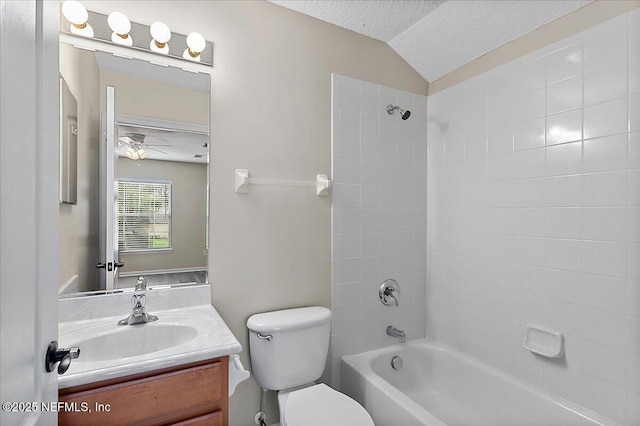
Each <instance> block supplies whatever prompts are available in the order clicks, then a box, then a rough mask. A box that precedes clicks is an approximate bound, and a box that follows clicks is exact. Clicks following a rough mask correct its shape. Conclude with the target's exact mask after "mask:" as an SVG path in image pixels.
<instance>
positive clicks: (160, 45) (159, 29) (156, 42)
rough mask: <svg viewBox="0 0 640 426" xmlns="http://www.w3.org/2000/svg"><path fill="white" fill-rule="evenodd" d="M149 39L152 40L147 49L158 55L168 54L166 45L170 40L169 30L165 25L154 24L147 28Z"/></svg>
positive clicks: (160, 23)
mask: <svg viewBox="0 0 640 426" xmlns="http://www.w3.org/2000/svg"><path fill="white" fill-rule="evenodd" d="M149 32H150V33H151V37H153V39H152V40H151V42H150V43H149V48H150V49H151V50H152V51H154V52H158V53H164V54H165V55H166V54H168V53H169V45H168V44H167V43H168V42H169V40H171V30H170V29H169V27H168V26H167V24H165V23H163V22H154V23H153V24H151V27H150V28H149Z"/></svg>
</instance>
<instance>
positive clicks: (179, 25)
mask: <svg viewBox="0 0 640 426" xmlns="http://www.w3.org/2000/svg"><path fill="white" fill-rule="evenodd" d="M85 4H86V5H87V7H88V8H89V9H91V10H96V11H98V12H102V13H105V12H106V13H109V12H111V11H113V10H116V9H117V10H120V11H122V12H124V13H126V14H127V15H128V16H129V17H130V18H131V19H132V20H135V21H138V22H142V23H145V24H147V25H149V24H151V23H152V22H153V21H155V20H162V21H164V22H166V23H167V24H168V25H169V26H170V27H171V29H172V30H173V31H176V32H180V33H182V34H187V33H189V32H190V31H199V32H201V33H202V34H203V35H204V36H205V38H206V39H207V40H211V41H212V42H213V43H214V68H213V78H212V144H211V159H212V160H211V165H212V167H211V230H212V233H211V249H210V256H209V266H210V268H209V269H210V273H209V280H210V281H211V282H212V293H213V294H212V295H213V303H214V305H215V307H216V309H218V311H219V312H220V314H221V315H222V317H223V318H224V320H225V321H226V322H227V324H228V325H229V326H230V328H231V330H232V331H233V333H234V334H235V335H236V336H237V337H238V339H239V340H240V343H241V344H242V346H243V348H244V350H243V353H242V361H243V362H244V363H245V365H249V361H248V354H249V347H248V338H247V336H248V335H247V331H246V325H245V324H246V320H247V318H248V317H249V316H250V315H251V314H253V313H255V312H262V311H268V310H273V309H282V308H288V307H294V306H304V305H324V306H330V302H331V294H330V292H331V290H330V286H331V275H330V274H331V260H330V257H331V247H330V240H331V227H330V221H331V217H330V206H331V199H330V197H326V198H322V197H317V196H316V195H315V194H314V191H313V190H312V189H310V188H284V187H271V186H259V187H252V188H251V192H250V193H249V194H247V195H238V194H236V193H235V192H234V190H233V187H234V182H233V179H234V178H233V174H234V169H236V168H248V169H249V171H250V173H251V174H252V175H253V176H255V177H262V178H272V179H305V180H307V179H314V178H315V175H316V174H318V173H327V174H330V173H331V73H332V72H334V73H339V74H342V75H346V76H350V77H357V78H360V79H363V80H367V81H371V82H375V83H379V84H383V85H386V86H391V87H396V88H400V89H404V90H409V91H412V92H416V93H420V94H426V93H427V82H426V81H425V80H424V79H422V77H420V75H418V73H416V72H415V71H414V70H413V69H412V68H411V67H410V66H409V65H408V64H407V63H406V62H405V61H404V60H402V59H401V58H400V57H399V56H398V55H397V54H396V53H395V52H393V50H392V49H391V48H390V47H389V46H387V45H386V44H384V43H382V42H379V41H376V40H373V39H371V38H367V37H364V36H361V35H359V34H356V33H354V32H351V31H348V30H345V29H342V28H338V27H336V26H333V25H330V24H327V23H324V22H321V21H319V20H316V19H313V18H310V17H307V16H304V15H301V14H298V13H296V12H293V11H291V10H288V9H285V8H282V7H279V6H276V5H274V4H270V3H268V2H263V1H213V2H200V1H181V2H156V3H155V4H154V6H153V7H150V5H149V2H143V1H129V2H114V1H109V2H86V3H85ZM259 398H260V392H259V389H258V387H257V385H256V384H255V381H254V380H253V379H251V380H249V381H246V382H244V383H242V384H240V385H239V386H238V388H237V389H236V394H235V395H234V396H233V397H232V398H231V400H230V409H231V413H230V424H232V425H253V424H254V423H253V414H254V413H255V412H256V411H257V410H258V409H259ZM277 415H278V414H277V411H276V410H275V408H273V402H272V403H271V405H270V407H268V419H267V420H268V422H269V423H273V422H276V421H277V420H278V419H277V417H276V416H277Z"/></svg>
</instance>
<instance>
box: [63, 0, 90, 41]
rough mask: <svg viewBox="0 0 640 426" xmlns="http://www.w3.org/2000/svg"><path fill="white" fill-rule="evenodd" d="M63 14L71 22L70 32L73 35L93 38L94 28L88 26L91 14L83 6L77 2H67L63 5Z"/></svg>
mask: <svg viewBox="0 0 640 426" xmlns="http://www.w3.org/2000/svg"><path fill="white" fill-rule="evenodd" d="M62 14H63V15H64V17H65V18H67V21H69V22H71V26H70V27H69V30H70V31H71V32H72V33H73V34H77V35H81V36H84V37H93V28H91V25H89V24H88V22H87V21H88V20H89V12H87V9H85V7H84V6H83V5H81V4H80V3H79V2H77V1H75V0H67V1H65V2H64V3H62Z"/></svg>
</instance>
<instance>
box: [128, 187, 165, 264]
mask: <svg viewBox="0 0 640 426" xmlns="http://www.w3.org/2000/svg"><path fill="white" fill-rule="evenodd" d="M170 248H171V184H170V183H156V182H130V181H119V182H118V250H119V251H121V252H131V251H148V250H166V249H170Z"/></svg>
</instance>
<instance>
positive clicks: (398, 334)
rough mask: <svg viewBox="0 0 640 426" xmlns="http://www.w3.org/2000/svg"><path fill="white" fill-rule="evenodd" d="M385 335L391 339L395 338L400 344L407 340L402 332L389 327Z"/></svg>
mask: <svg viewBox="0 0 640 426" xmlns="http://www.w3.org/2000/svg"><path fill="white" fill-rule="evenodd" d="M387 334H388V335H389V336H391V337H395V338H397V339H398V340H399V341H400V343H404V342H405V341H406V340H407V335H406V334H405V333H404V330H400V329H397V328H395V327H394V326H392V325H390V326H389V327H387Z"/></svg>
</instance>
